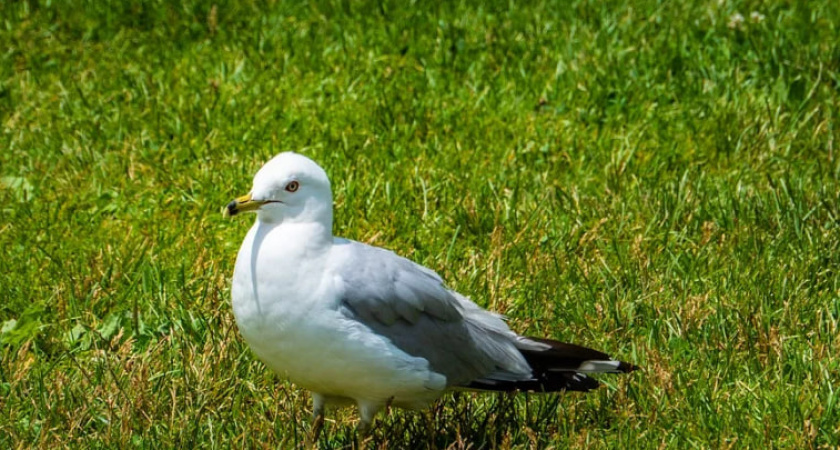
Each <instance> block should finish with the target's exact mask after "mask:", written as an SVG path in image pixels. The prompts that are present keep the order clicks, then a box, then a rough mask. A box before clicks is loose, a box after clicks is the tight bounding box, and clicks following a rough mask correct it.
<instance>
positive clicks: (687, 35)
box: [0, 0, 840, 449]
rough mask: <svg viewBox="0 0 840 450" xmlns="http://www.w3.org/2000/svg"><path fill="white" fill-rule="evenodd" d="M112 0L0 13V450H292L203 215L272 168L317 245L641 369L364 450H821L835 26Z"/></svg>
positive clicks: (390, 427)
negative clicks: (327, 236)
mask: <svg viewBox="0 0 840 450" xmlns="http://www.w3.org/2000/svg"><path fill="white" fill-rule="evenodd" d="M136 3H137V5H135V6H126V5H125V4H123V3H122V2H118V1H110V2H107V1H76V2H66V1H61V0H57V1H55V0H54V1H30V2H26V1H11V2H9V1H7V2H2V3H0V49H1V50H0V129H1V130H2V132H0V186H2V187H1V188H0V202H2V206H0V214H2V218H1V219H0V248H2V249H3V253H2V257H0V294H2V300H0V324H2V332H0V448H27V447H39V448H63V447H69V448H109V449H110V448H229V447H234V448H243V447H266V448H277V447H278V446H279V447H290V446H292V445H295V444H296V443H299V442H301V440H302V437H303V436H304V434H305V432H306V430H307V424H308V415H309V413H310V412H309V410H310V408H311V404H310V400H309V398H308V395H306V394H305V393H304V392H302V391H300V390H298V389H296V388H295V387H294V386H293V385H291V384H288V383H286V382H284V381H282V380H281V379H279V378H278V377H276V376H275V375H274V374H272V373H270V372H269V371H268V370H267V369H266V368H265V367H264V366H263V365H262V364H261V363H259V362H258V361H257V360H256V359H255V357H254V356H253V355H252V354H251V353H250V352H249V350H248V349H247V346H246V345H245V344H244V343H243V341H242V340H241V338H240V337H239V335H238V332H237V330H236V326H235V323H234V322H233V316H232V313H231V310H230V295H229V282H228V280H229V278H230V276H231V273H232V271H233V260H234V257H235V254H236V251H237V249H238V247H239V243H240V241H241V239H242V238H243V237H244V234H245V231H246V229H247V228H248V227H249V226H250V218H247V219H246V220H232V221H228V220H223V219H222V216H221V214H219V209H220V207H221V206H222V205H224V204H225V203H227V202H228V201H229V200H230V199H231V198H233V197H234V196H235V195H240V194H243V193H246V192H247V191H248V189H249V185H250V180H251V176H252V175H253V173H254V172H255V171H256V170H257V168H259V166H260V165H261V164H262V163H263V162H264V161H266V160H267V159H268V158H270V157H271V156H272V155H274V154H275V153H278V152H280V151H286V150H294V151H298V152H302V153H304V154H306V155H309V156H311V157H312V158H314V159H315V160H317V161H318V162H320V163H321V164H322V165H323V166H324V167H325V169H326V170H327V172H328V173H329V174H330V176H331V177H332V180H333V189H334V192H335V198H336V230H335V231H336V234H339V235H342V236H346V237H349V238H354V239H358V240H361V241H365V242H370V243H374V244H376V245H381V246H385V247H388V248H390V249H393V250H395V251H396V252H397V253H399V254H402V255H405V256H408V257H410V258H412V259H414V260H415V261H417V262H419V263H422V264H425V265H427V266H429V267H432V268H434V269H435V270H437V271H438V272H440V273H441V274H442V275H443V276H444V277H445V278H446V279H447V280H448V283H449V284H450V285H451V286H452V287H453V288H455V289H457V290H459V291H460V292H462V293H465V294H467V295H469V296H471V297H472V298H473V299H474V300H476V301H477V302H478V303H479V304H481V305H483V306H486V307H489V308H492V309H494V310H497V311H499V312H502V313H505V314H507V315H508V316H510V318H511V325H512V327H513V328H514V329H515V330H517V331H519V332H522V333H527V334H533V335H545V336H549V337H553V338H556V339H563V340H569V341H573V342H577V343H580V344H584V345H588V346H591V347H594V348H598V349H603V350H605V351H607V352H609V353H611V354H613V355H615V356H617V357H620V358H622V359H625V360H630V361H634V362H636V363H638V364H640V365H642V366H644V368H645V370H644V372H636V373H633V374H631V375H629V376H624V377H603V378H602V379H603V381H604V382H605V383H606V387H604V388H602V389H601V390H599V391H597V392H595V393H592V394H589V395H581V394H566V395H560V396H553V395H552V396H536V395H530V396H525V395H521V396H518V397H515V398H514V397H510V398H509V397H505V396H495V395H473V394H460V395H457V396H451V395H450V396H446V397H444V398H443V399H442V400H441V401H440V402H439V403H437V404H436V405H435V406H434V407H432V408H431V409H430V410H429V412H427V413H408V412H403V411H392V412H391V414H389V415H387V416H382V417H381V418H380V421H379V427H378V428H377V430H376V433H375V435H374V437H373V445H374V446H375V447H382V448H400V447H406V446H413V447H420V448H423V447H447V446H449V445H453V447H454V448H466V447H468V446H471V447H472V448H482V447H502V448H507V447H510V448H523V447H525V448H529V447H530V448H545V447H551V446H554V447H556V448H564V447H567V446H568V447H587V448H628V447H632V448H635V447H640V448H662V447H665V448H675V449H682V448H721V447H738V448H769V447H781V448H816V447H830V446H837V445H840V437H838V436H840V425H838V424H840V405H838V400H839V399H838V385H839V384H838V382H839V380H840V356H838V355H840V327H839V326H838V321H840V184H838V181H837V180H838V178H840V155H838V154H837V153H838V149H837V148H835V146H836V145H835V142H836V141H837V138H838V137H840V133H838V126H840V116H838V113H840V104H839V103H840V29H839V28H840V8H837V7H836V6H837V5H836V4H835V2H833V1H830V0H820V1H816V0H815V1H810V2H802V1H777V2H760V1H737V0H735V1H717V0H714V1H711V0H710V1H690V2H658V1H653V0H639V1H635V2H630V4H625V3H624V2H618V1H600V0H580V1H566V2H546V3H540V2H528V3H522V4H514V3H513V2H493V4H491V5H483V6H482V5H481V4H480V3H481V2H476V4H467V3H457V4H456V3H455V2H451V4H450V5H449V6H432V4H431V3H432V2H425V3H423V4H419V3H418V4H415V5H412V6H411V7H407V6H402V5H403V3H404V2H396V1H394V2H390V1H386V2H381V3H370V4H362V3H361V2H338V1H335V2H329V1H324V2H317V3H309V4H303V5H298V3H299V2H274V1H265V2H259V1H254V2H248V1H244V2H233V1H225V0H220V1H218V2H216V3H217V6H213V4H212V3H211V2H203V3H199V2H190V1H188V2H186V3H184V4H180V5H178V6H169V2H164V1H163V0H158V1H154V0H149V1H144V2H136ZM426 3H428V4H426ZM753 11H755V12H756V13H758V14H760V15H761V16H760V17H756V18H751V13H752V12H753ZM736 13H740V14H742V15H743V16H744V20H743V22H742V23H740V24H738V23H735V22H737V21H734V22H733V19H732V18H733V17H734V15H735V14H736ZM328 418H330V419H334V421H330V422H328V424H327V427H326V429H325V435H324V436H323V437H322V440H321V446H323V447H326V448H341V447H346V446H349V445H352V443H353V440H354V429H355V425H356V415H355V412H354V411H353V410H351V409H346V410H340V411H338V412H331V413H330V414H329V415H328Z"/></svg>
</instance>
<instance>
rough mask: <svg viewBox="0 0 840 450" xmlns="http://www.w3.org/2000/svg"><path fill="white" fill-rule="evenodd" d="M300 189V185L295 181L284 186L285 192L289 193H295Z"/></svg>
mask: <svg viewBox="0 0 840 450" xmlns="http://www.w3.org/2000/svg"><path fill="white" fill-rule="evenodd" d="M299 187H300V183H298V182H297V181H292V182H291V183H289V184H287V185H286V190H287V191H289V192H295V191H297V190H298V188H299Z"/></svg>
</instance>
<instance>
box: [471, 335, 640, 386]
mask: <svg viewBox="0 0 840 450" xmlns="http://www.w3.org/2000/svg"><path fill="white" fill-rule="evenodd" d="M522 339H523V344H526V345H522V346H520V347H519V351H520V352H521V353H522V356H524V357H525V360H526V361H527V362H528V364H529V365H530V366H531V371H532V374H533V376H532V377H531V378H530V379H526V380H499V379H482V380H478V381H473V382H472V383H470V385H469V386H467V388H468V389H478V390H483V391H530V392H555V391H582V392H588V391H591V390H592V389H595V388H597V387H598V386H599V385H600V383H599V382H598V380H596V379H594V378H590V377H589V376H587V375H586V374H588V373H626V372H632V371H634V370H637V369H639V367H637V366H635V365H633V364H630V363H626V362H624V361H618V360H614V359H612V358H610V357H609V356H608V355H607V354H606V353H602V352H599V351H597V350H592V349H591V348H586V347H581V346H580V345H575V344H567V343H564V342H558V341H554V340H551V339H541V338H532V337H528V338H522ZM534 343H537V345H534Z"/></svg>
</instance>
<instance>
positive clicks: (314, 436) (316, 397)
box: [306, 392, 327, 448]
mask: <svg viewBox="0 0 840 450" xmlns="http://www.w3.org/2000/svg"><path fill="white" fill-rule="evenodd" d="M326 402H327V400H326V398H324V396H323V395H321V394H318V393H315V392H313V393H312V429H311V430H310V432H309V436H308V437H307V439H306V440H307V447H310V448H315V447H316V445H317V444H318V437H319V436H320V434H321V429H322V428H323V427H324V405H325V404H326Z"/></svg>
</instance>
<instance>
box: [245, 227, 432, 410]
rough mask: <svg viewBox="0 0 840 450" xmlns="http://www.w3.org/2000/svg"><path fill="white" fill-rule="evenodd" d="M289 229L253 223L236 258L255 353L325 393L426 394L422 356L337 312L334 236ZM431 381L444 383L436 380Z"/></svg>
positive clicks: (373, 396) (359, 395) (372, 395)
mask: <svg viewBox="0 0 840 450" xmlns="http://www.w3.org/2000/svg"><path fill="white" fill-rule="evenodd" d="M293 231H294V230H284V229H283V228H282V226H275V227H268V226H266V225H263V224H260V223H259V222H257V224H255V225H254V227H252V228H251V230H250V231H249V232H248V235H247V236H246V237H245V240H244V242H243V244H242V248H240V250H239V255H238V256H237V260H236V266H235V269H234V275H233V283H232V289H231V294H232V297H233V311H234V315H235V317H236V322H237V325H238V326H239V329H240V332H241V333H242V336H243V337H244V338H245V340H246V342H247V343H248V345H249V346H250V347H251V349H252V350H253V351H254V353H255V354H256V355H257V356H258V357H259V358H260V359H261V360H262V361H263V362H265V363H266V365H268V366H269V367H270V368H272V369H273V370H275V371H277V372H278V373H280V374H283V375H286V376H287V377H288V378H289V379H290V380H291V381H293V382H294V383H296V384H298V385H300V386H302V387H304V388H307V389H310V390H313V391H315V392H319V393H322V394H327V395H335V396H342V397H349V398H354V399H360V398H364V399H382V400H385V399H388V398H390V397H392V396H400V394H403V393H404V394H406V395H412V394H411V393H412V392H425V394H426V395H428V393H429V392H428V389H429V387H428V385H429V380H430V379H432V378H435V376H436V374H433V373H432V372H430V371H429V369H428V363H427V362H426V361H425V360H424V359H421V358H414V357H412V356H410V355H407V354H405V353H404V352H402V351H400V350H399V349H397V348H396V347H394V346H393V345H392V344H391V343H390V342H389V341H388V340H387V339H384V338H382V337H380V336H378V335H375V334H373V333H371V331H370V330H369V329H368V328H367V327H365V326H364V325H362V324H360V323H358V322H355V321H351V320H349V319H347V318H345V317H344V316H343V315H342V314H341V313H340V312H339V311H338V304H339V301H338V298H337V294H336V289H337V287H336V285H337V284H336V283H335V282H334V279H333V276H332V275H331V274H330V273H329V271H328V269H327V266H328V261H329V257H330V249H331V244H332V242H331V241H330V242H329V243H328V245H321V246H319V245H314V244H313V242H311V240H307V239H306V236H301V235H300V233H299V230H297V231H295V232H293ZM438 377H439V376H438ZM443 383H445V381H443ZM435 384H436V385H440V388H441V389H442V387H443V386H442V385H441V382H440V380H438V382H436V383H435Z"/></svg>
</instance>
